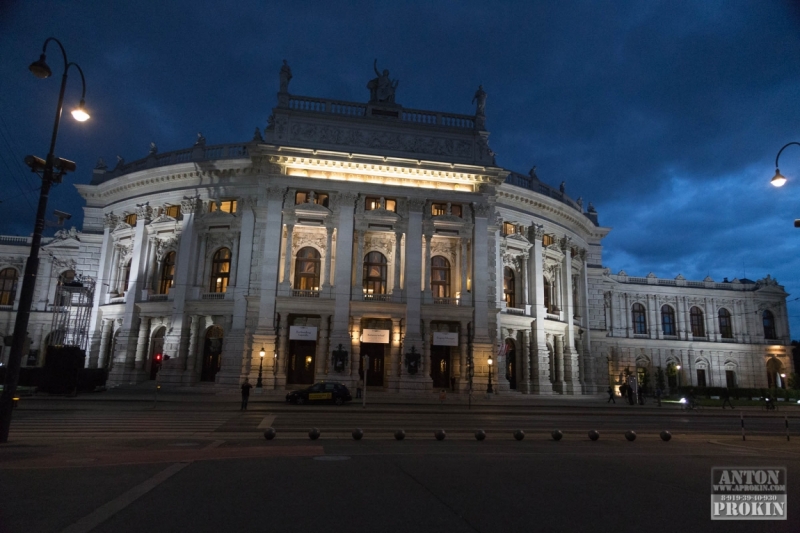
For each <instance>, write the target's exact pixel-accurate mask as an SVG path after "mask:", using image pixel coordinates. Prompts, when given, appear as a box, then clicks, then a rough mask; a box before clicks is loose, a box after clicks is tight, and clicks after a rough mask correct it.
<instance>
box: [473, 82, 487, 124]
mask: <svg viewBox="0 0 800 533" xmlns="http://www.w3.org/2000/svg"><path fill="white" fill-rule="evenodd" d="M476 102H477V106H476V109H475V116H477V117H483V116H485V115H486V91H484V90H483V85H478V90H477V91H475V96H473V97H472V103H473V104H474V103H476Z"/></svg>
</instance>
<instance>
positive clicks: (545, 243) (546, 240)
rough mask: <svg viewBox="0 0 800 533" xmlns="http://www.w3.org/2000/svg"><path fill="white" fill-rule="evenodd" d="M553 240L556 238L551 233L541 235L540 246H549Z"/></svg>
mask: <svg viewBox="0 0 800 533" xmlns="http://www.w3.org/2000/svg"><path fill="white" fill-rule="evenodd" d="M554 242H556V240H555V238H554V237H553V236H552V235H543V236H542V246H550V245H551V244H553V243H554Z"/></svg>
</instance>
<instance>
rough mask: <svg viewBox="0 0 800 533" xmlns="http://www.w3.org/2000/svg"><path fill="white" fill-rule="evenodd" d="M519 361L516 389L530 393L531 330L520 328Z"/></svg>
mask: <svg viewBox="0 0 800 533" xmlns="http://www.w3.org/2000/svg"><path fill="white" fill-rule="evenodd" d="M520 344H521V346H520V353H519V358H518V359H519V361H520V362H521V363H522V364H521V365H520V366H521V368H520V370H521V372H518V373H517V374H518V377H517V390H518V391H520V392H522V393H524V394H530V393H531V330H529V329H525V330H522V341H521V342H520Z"/></svg>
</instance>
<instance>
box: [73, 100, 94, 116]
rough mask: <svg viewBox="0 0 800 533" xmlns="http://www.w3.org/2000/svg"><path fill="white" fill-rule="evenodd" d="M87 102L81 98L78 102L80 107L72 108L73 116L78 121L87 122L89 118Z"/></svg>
mask: <svg viewBox="0 0 800 533" xmlns="http://www.w3.org/2000/svg"><path fill="white" fill-rule="evenodd" d="M85 105H86V102H85V101H84V100H83V98H81V103H80V104H78V107H76V108H75V109H73V110H72V118H74V119H75V120H77V121H78V122H86V121H87V120H89V118H90V117H89V113H87V112H86V109H85V107H84V106H85Z"/></svg>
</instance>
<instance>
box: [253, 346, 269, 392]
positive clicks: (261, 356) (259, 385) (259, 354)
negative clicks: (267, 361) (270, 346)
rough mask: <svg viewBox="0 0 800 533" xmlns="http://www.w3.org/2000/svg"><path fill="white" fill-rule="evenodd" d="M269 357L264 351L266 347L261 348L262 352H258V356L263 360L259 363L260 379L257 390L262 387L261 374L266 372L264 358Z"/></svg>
mask: <svg viewBox="0 0 800 533" xmlns="http://www.w3.org/2000/svg"><path fill="white" fill-rule="evenodd" d="M265 355H267V352H265V351H264V347H263V346H262V347H261V351H260V352H258V356H259V357H260V358H261V359H260V361H259V363H258V379H257V380H256V388H257V389H260V388H261V387H262V385H261V372H262V371H263V370H264V356H265Z"/></svg>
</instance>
